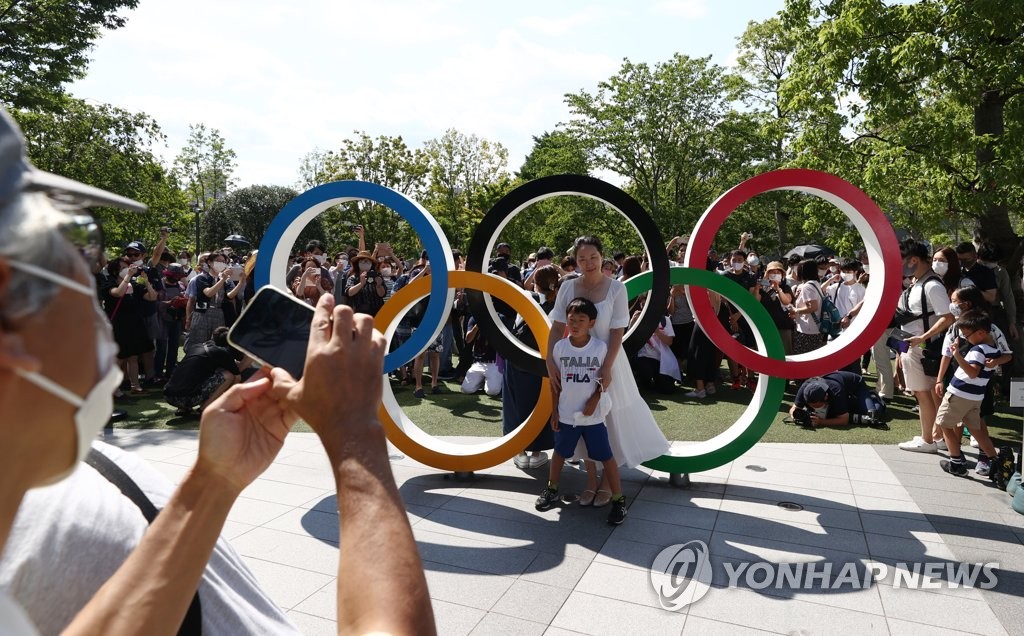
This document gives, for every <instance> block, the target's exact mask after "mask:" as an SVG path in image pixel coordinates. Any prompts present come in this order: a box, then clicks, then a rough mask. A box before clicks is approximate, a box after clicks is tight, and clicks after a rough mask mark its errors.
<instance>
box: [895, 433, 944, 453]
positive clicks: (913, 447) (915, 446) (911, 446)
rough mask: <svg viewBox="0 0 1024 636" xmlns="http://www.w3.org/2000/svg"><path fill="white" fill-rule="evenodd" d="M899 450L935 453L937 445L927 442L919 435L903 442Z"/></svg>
mask: <svg viewBox="0 0 1024 636" xmlns="http://www.w3.org/2000/svg"><path fill="white" fill-rule="evenodd" d="M899 446H900V450H905V451H910V452H912V453H937V452H938V450H939V447H938V446H937V445H936V444H935V442H932V443H930V444H929V443H927V442H925V441H924V440H923V439H921V438H920V436H915V437H914V439H912V440H910V441H909V442H903V443H901V444H900V445H899Z"/></svg>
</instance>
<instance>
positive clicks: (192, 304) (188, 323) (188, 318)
mask: <svg viewBox="0 0 1024 636" xmlns="http://www.w3.org/2000/svg"><path fill="white" fill-rule="evenodd" d="M195 308H196V297H195V296H189V299H188V300H187V301H186V302H185V331H188V330H189V329H191V328H192V310H193V309H195Z"/></svg>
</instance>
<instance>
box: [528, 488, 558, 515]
mask: <svg viewBox="0 0 1024 636" xmlns="http://www.w3.org/2000/svg"><path fill="white" fill-rule="evenodd" d="M556 501H558V491H557V490H552V489H551V488H545V489H544V492H542V493H540V497H537V501H535V502H534V504H533V507H534V508H536V509H537V510H540V511H541V512H544V511H545V510H551V508H552V507H554V505H555V502H556Z"/></svg>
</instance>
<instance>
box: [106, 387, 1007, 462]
mask: <svg viewBox="0 0 1024 636" xmlns="http://www.w3.org/2000/svg"><path fill="white" fill-rule="evenodd" d="M867 377H868V383H869V384H871V385H873V384H874V377H873V376H870V375H869V376H867ZM427 387H428V391H429V384H427ZM445 387H446V389H447V391H446V392H445V393H443V394H441V395H430V394H429V392H428V394H427V397H426V398H425V399H422V400H421V399H418V398H416V397H414V396H413V394H412V393H413V390H412V387H398V386H395V387H394V388H395V395H396V397H397V399H398V403H399V404H400V405H402V407H403V408H404V409H405V412H406V414H407V415H408V416H409V417H410V418H411V419H412V420H413V421H414V422H416V423H417V424H418V425H419V426H420V427H421V428H423V429H424V430H425V431H427V432H428V433H430V434H432V435H478V436H498V435H500V434H501V400H500V398H492V397H488V396H486V395H484V394H483V393H482V392H481V393H479V394H476V395H463V394H462V393H460V392H459V387H458V385H456V384H452V383H447V384H445ZM687 390H689V389H677V391H676V393H675V394H673V395H670V396H662V395H657V394H653V393H652V394H645V397H646V398H647V401H648V404H650V407H651V411H652V412H653V413H654V418H655V420H657V422H658V424H659V425H660V426H661V429H662V430H663V431H664V432H665V436H666V437H668V439H670V440H685V441H699V440H705V439H709V438H711V437H713V436H715V435H717V434H718V433H720V432H722V431H723V430H725V429H726V428H727V427H728V426H730V425H731V424H732V423H733V422H734V421H735V420H736V417H737V416H739V414H740V413H741V412H742V411H743V409H744V408H746V406H747V404H749V402H750V398H751V393H750V392H749V391H731V390H729V389H728V388H725V389H720V390H719V391H718V393H717V394H716V395H715V396H714V399H710V398H709V399H706V400H699V401H698V400H688V399H686V398H684V397H683V393H685V392H686V391H687ZM792 398H793V392H792V390H791V389H788V390H787V392H786V400H787V402H786V403H784V404H783V405H782V406H781V407H779V413H778V415H776V417H775V422H774V423H773V424H772V426H771V428H769V429H768V432H767V433H765V435H764V437H763V438H762V439H763V441H766V442H797V443H811V442H814V443H849V444H895V443H898V442H902V441H905V440H908V439H910V438H911V437H913V436H914V435H918V434H920V426H919V424H918V419H917V414H916V413H913V412H912V411H911V410H910V409H911V407H913V406H914V404H915V402H914V399H913V398H910V397H903V396H900V397H898V398H896V399H895V400H894V401H893V402H892V403H891V404H890V405H889V409H888V415H887V419H888V422H889V426H890V429H891V430H888V431H884V430H879V429H875V428H867V427H842V428H838V427H833V428H820V429H804V428H802V427H799V426H796V425H794V424H787V423H785V422H783V417H784V415H785V414H786V411H787V410H788V408H789V405H790V404H791V401H792ZM116 407H117V408H119V409H121V410H124V411H126V412H127V413H128V417H127V418H125V419H124V420H122V421H120V422H117V423H116V424H115V426H118V427H122V428H185V429H195V428H198V427H199V419H198V418H196V417H192V418H180V417H175V415H174V408H172V407H171V406H169V405H168V404H167V403H166V402H164V401H163V400H162V395H161V393H160V391H159V390H157V389H150V391H149V393H147V394H145V395H141V396H138V397H135V396H133V397H125V398H122V399H120V400H118V401H117V405H116ZM988 426H989V433H990V435H991V436H992V437H993V438H994V439H995V440H996V443H997V444H999V443H1000V442H1002V443H1013V444H1015V445H1018V446H1019V445H1020V443H1021V409H1011V408H1010V407H1009V406H1007V405H1006V404H1005V402H1003V403H1001V404H998V405H997V412H996V414H995V415H994V416H992V417H990V418H988ZM296 430H306V431H308V430H309V428H307V427H306V426H305V425H303V424H300V425H299V428H298V429H296Z"/></svg>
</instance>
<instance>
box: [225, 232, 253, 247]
mask: <svg viewBox="0 0 1024 636" xmlns="http://www.w3.org/2000/svg"><path fill="white" fill-rule="evenodd" d="M224 245H227V246H228V247H230V248H231V249H235V250H245V249H249V248H251V247H252V244H251V243H249V241H247V240H246V238H245V237H244V236H242V235H241V234H232V235H230V236H228V237H227V238H226V239H224Z"/></svg>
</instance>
